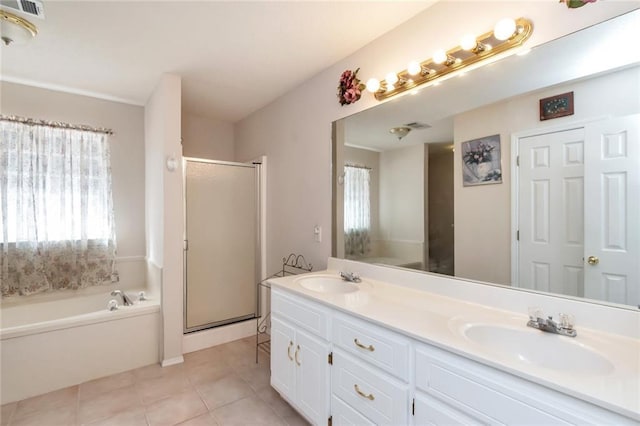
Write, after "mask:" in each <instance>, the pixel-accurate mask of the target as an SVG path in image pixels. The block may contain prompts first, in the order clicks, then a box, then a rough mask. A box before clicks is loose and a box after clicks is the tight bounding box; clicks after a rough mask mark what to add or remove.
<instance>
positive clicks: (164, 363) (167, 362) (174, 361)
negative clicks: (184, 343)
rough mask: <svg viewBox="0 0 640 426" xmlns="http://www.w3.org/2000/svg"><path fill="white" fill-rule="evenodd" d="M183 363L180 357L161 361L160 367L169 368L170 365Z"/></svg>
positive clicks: (182, 358)
mask: <svg viewBox="0 0 640 426" xmlns="http://www.w3.org/2000/svg"><path fill="white" fill-rule="evenodd" d="M183 362H184V357H183V356H182V355H180V356H176V357H173V358H169V359H163V360H162V363H161V364H160V365H162V366H163V367H169V366H170V365H176V364H182V363H183Z"/></svg>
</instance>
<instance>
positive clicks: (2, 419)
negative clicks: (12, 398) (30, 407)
mask: <svg viewBox="0 0 640 426" xmlns="http://www.w3.org/2000/svg"><path fill="white" fill-rule="evenodd" d="M17 406H18V403H17V402H12V403H9V404H4V405H3V406H2V411H1V412H0V425H1V426H6V425H8V424H9V420H11V417H12V416H13V413H14V412H15V411H16V407H17Z"/></svg>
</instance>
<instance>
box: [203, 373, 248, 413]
mask: <svg viewBox="0 0 640 426" xmlns="http://www.w3.org/2000/svg"><path fill="white" fill-rule="evenodd" d="M196 390H197V391H198V393H199V394H200V396H201V397H202V400H203V401H204V402H205V404H207V407H209V410H213V409H215V408H218V407H220V406H222V405H225V404H229V403H231V402H234V401H237V400H239V399H242V398H245V397H247V396H253V390H252V389H251V387H250V386H249V385H248V384H247V382H245V381H244V380H242V379H241V378H240V377H239V376H238V375H236V374H229V375H228V376H225V377H223V378H221V379H220V380H217V381H215V382H209V383H206V384H203V385H198V386H196Z"/></svg>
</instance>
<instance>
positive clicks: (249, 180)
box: [184, 159, 259, 332]
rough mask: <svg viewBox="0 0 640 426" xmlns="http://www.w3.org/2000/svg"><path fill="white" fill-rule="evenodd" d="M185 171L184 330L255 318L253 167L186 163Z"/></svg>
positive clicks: (255, 201) (255, 174) (255, 180)
mask: <svg viewBox="0 0 640 426" xmlns="http://www.w3.org/2000/svg"><path fill="white" fill-rule="evenodd" d="M184 170H185V172H184V173H185V220H186V224H185V228H186V230H185V236H186V242H185V322H184V324H185V325H184V331H185V332H191V331H197V330H202V329H205V328H210V327H214V326H218V325H224V324H229V323H232V322H237V321H241V320H244V319H249V318H255V317H256V282H257V265H258V255H257V253H258V244H257V243H258V237H257V235H258V229H257V228H258V189H257V188H258V176H259V174H258V169H257V166H255V165H246V164H238V163H227V162H216V161H208V160H198V159H186V160H185V168H184Z"/></svg>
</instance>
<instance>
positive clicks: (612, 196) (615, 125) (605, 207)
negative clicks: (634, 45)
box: [584, 114, 640, 306]
mask: <svg viewBox="0 0 640 426" xmlns="http://www.w3.org/2000/svg"><path fill="white" fill-rule="evenodd" d="M585 130H586V138H587V141H588V142H589V149H588V150H587V151H586V160H585V161H586V167H587V170H588V173H587V174H586V175H585V189H586V191H585V260H586V261H587V263H585V289H584V291H585V294H584V295H585V297H588V298H590V299H598V300H606V301H609V302H615V303H622V304H627V305H635V306H638V305H639V304H640V292H639V291H638V288H639V287H640V114H636V115H631V116H627V117H620V118H614V119H609V120H603V121H598V122H595V123H590V124H588V125H587V126H586V127H585ZM590 256H593V258H592V260H594V261H595V260H596V258H597V263H595V262H592V263H594V264H593V265H591V264H589V263H588V260H589V257H590Z"/></svg>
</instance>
